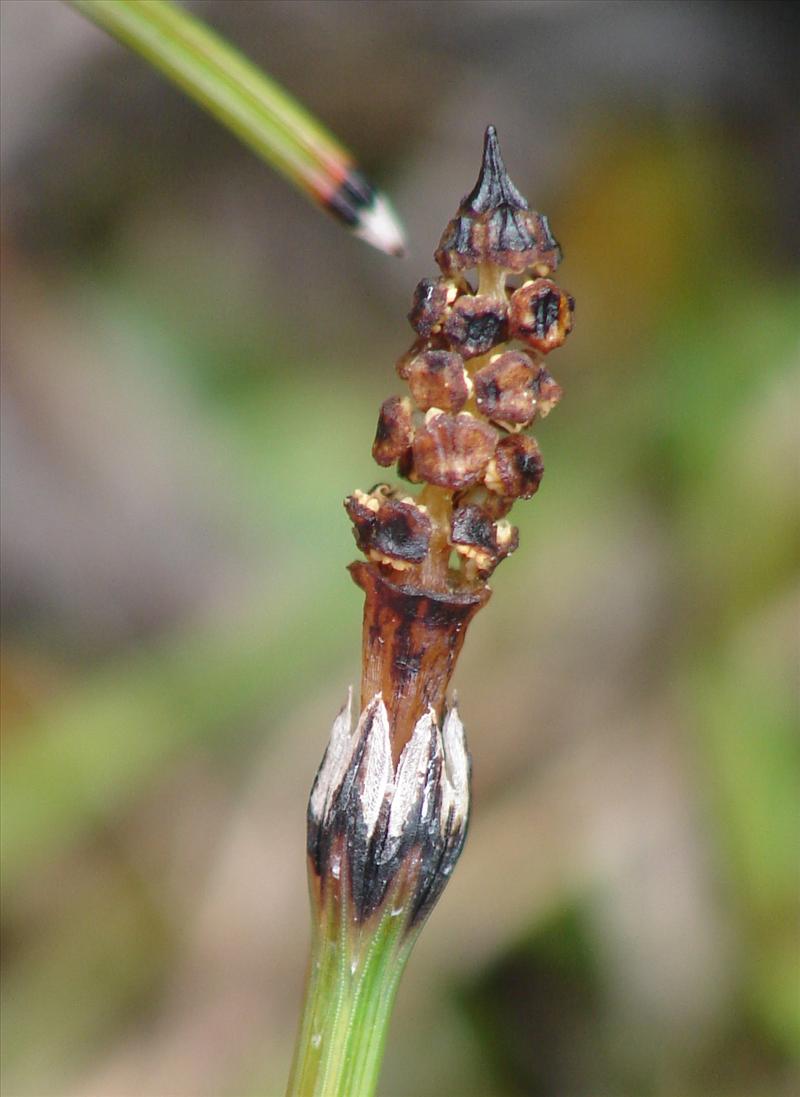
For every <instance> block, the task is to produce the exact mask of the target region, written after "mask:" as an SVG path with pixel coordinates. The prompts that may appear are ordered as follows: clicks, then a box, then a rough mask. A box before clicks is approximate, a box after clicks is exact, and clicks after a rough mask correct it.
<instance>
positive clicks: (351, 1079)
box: [287, 865, 417, 1097]
mask: <svg viewBox="0 0 800 1097" xmlns="http://www.w3.org/2000/svg"><path fill="white" fill-rule="evenodd" d="M340 883H341V887H340V888H338V889H337V894H335V895H334V894H331V893H330V892H329V895H328V898H327V899H326V901H325V904H324V907H323V910H322V912H321V914H320V917H319V919H318V920H317V919H316V918H315V927H314V933H313V938H312V944H311V962H310V967H309V975H308V981H307V985H306V992H305V1001H304V1005H303V1013H302V1018H301V1021H300V1031H299V1034H298V1038H297V1046H296V1049H295V1058H294V1064H293V1066H292V1073H291V1077H290V1079H289V1087H288V1089H287V1097H372V1094H374V1093H375V1089H376V1087H377V1084H378V1076H379V1073H380V1067H381V1062H382V1059H383V1050H384V1046H385V1044H386V1034H387V1030H388V1027H389V1019H390V1016H391V1011H392V1006H393V1004H394V998H395V994H396V992H397V986H398V983H399V981H400V976H401V975H402V973H403V969H404V968H405V964H406V961H407V959H408V956H409V953H410V952H411V949H412V947H413V945H414V941H415V940H416V937H417V931H416V930H409V927H408V920H407V917H406V911H405V910H404V909H400V908H398V907H396V906H395V905H394V903H393V898H396V893H395V896H392V895H389V896H387V899H386V902H385V903H384V904H383V907H382V910H381V912H378V913H377V914H376V915H374V916H373V917H372V918H371V919H370V920H369V921H368V922H367V923H365V924H364V925H363V926H359V925H358V923H357V922H356V921H355V920H354V919H353V916H352V909H351V906H350V904H349V903H348V901H347V893H348V882H347V880H346V879H345V878H344V865H343V878H342V880H341V881H340ZM331 890H332V889H331ZM397 901H398V902H400V900H399V899H397Z"/></svg>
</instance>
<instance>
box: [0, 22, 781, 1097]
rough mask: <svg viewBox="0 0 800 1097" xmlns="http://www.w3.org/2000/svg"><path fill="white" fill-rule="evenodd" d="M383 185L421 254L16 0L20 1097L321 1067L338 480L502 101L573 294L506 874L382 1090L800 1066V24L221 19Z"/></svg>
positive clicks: (442, 907)
mask: <svg viewBox="0 0 800 1097" xmlns="http://www.w3.org/2000/svg"><path fill="white" fill-rule="evenodd" d="M192 7H193V8H194V9H195V10H196V11H197V13H198V14H199V15H200V16H201V17H203V18H205V19H206V20H208V21H209V22H210V23H211V24H212V25H213V26H215V27H217V28H218V29H220V30H221V31H222V32H223V33H224V34H225V35H226V36H228V37H229V38H230V39H231V40H233V41H234V42H235V43H237V44H239V45H240V46H241V47H242V48H243V49H244V50H245V51H246V52H247V53H248V54H249V55H250V56H251V57H252V58H254V59H255V60H256V61H257V62H259V63H260V64H262V65H264V66H265V67H266V68H267V69H268V71H269V72H270V73H271V74H272V75H273V76H275V77H276V78H277V79H279V80H281V81H282V82H283V83H284V84H285V85H286V86H287V87H288V88H289V89H290V90H291V91H292V92H294V93H295V94H296V95H297V96H299V97H300V98H301V99H303V100H304V101H305V102H306V103H307V104H308V105H309V106H310V107H311V108H312V109H313V110H314V111H316V113H318V114H319V115H320V116H321V117H322V118H323V119H324V120H325V121H326V122H327V123H328V124H329V125H330V126H331V127H332V128H333V129H334V130H335V131H336V132H337V133H338V134H339V135H340V136H341V137H342V138H343V140H345V141H346V143H347V144H348V145H350V147H351V148H352V149H353V150H354V151H355V153H356V154H357V155H358V156H359V158H360V159H361V161H362V163H363V164H364V166H365V168H366V169H367V170H368V171H369V172H370V173H371V174H372V176H373V177H374V178H375V179H376V180H377V181H378V182H379V183H380V184H381V185H382V186H383V187H384V188H385V189H386V190H387V191H388V193H389V194H390V195H391V196H392V198H393V200H394V201H395V203H396V206H397V208H398V210H399V212H400V214H401V216H402V218H403V219H404V221H405V224H406V226H407V228H408V232H409V234H410V240H411V254H410V257H409V259H407V260H406V261H404V262H398V261H395V260H392V259H388V258H386V257H385V256H383V255H381V254H379V253H377V252H374V251H371V250H370V249H368V248H367V247H366V246H364V245H363V244H360V243H359V242H358V241H356V240H354V239H351V238H350V237H348V236H347V235H346V234H345V233H344V232H342V231H341V230H340V228H339V227H338V226H337V225H336V224H334V222H332V221H330V220H327V219H325V218H324V217H322V216H321V215H319V214H317V213H316V212H315V211H313V210H312V209H311V208H310V207H309V206H308V205H307V204H306V202H305V201H304V200H303V199H302V198H301V197H300V196H299V195H298V194H296V193H295V192H294V191H292V190H291V189H290V188H289V187H288V185H287V184H286V183H285V182H283V181H282V180H281V179H279V178H277V177H275V176H274V175H272V174H271V173H270V172H269V170H268V169H267V168H265V167H264V166H263V165H262V164H261V163H260V162H258V161H257V160H256V159H255V158H254V157H253V156H252V155H251V154H250V153H248V152H247V151H246V150H245V149H244V148H243V147H242V146H240V145H239V144H238V143H237V142H236V141H235V140H234V139H233V138H232V137H231V136H230V135H228V134H227V133H226V132H223V131H222V130H221V129H220V128H219V127H218V126H217V125H216V124H215V123H214V122H213V121H211V120H210V119H208V118H207V117H205V116H204V115H203V114H202V113H201V112H200V111H199V110H198V109H197V108H196V107H194V106H193V105H192V104H190V103H189V102H188V101H187V100H185V99H184V98H183V97H182V96H181V95H180V94H179V93H178V92H177V91H175V90H174V89H173V88H172V87H170V86H168V85H167V84H166V83H165V82H164V81H163V80H162V79H161V78H160V77H159V76H158V75H156V74H155V73H153V72H151V71H150V70H149V69H148V68H147V67H146V65H145V64H144V63H143V62H141V61H140V60H139V59H137V58H135V57H133V56H131V55H129V54H128V53H126V52H125V51H124V50H123V49H122V48H121V47H120V46H118V45H116V44H115V43H114V42H112V41H111V40H110V39H108V38H106V37H105V36H104V35H103V33H102V32H100V31H99V30H97V29H96V28H94V27H93V26H91V25H89V24H88V23H86V22H85V21H84V20H83V19H82V18H81V17H80V16H79V15H77V14H75V13H74V12H73V11H71V10H70V9H68V8H67V7H65V6H62V5H60V4H59V3H56V2H55V0H53V2H50V0H39V2H38V3H31V2H27V0H4V3H3V4H2V9H1V10H2V121H3V159H2V179H3V207H2V244H3V248H2V283H3V285H2V288H3V297H2V302H3V324H2V358H3V362H2V467H3V494H2V562H3V589H2V599H3V600H2V609H3V632H2V649H1V653H2V676H3V692H2V717H3V737H2V743H3V860H4V907H3V945H4V961H5V963H4V969H5V970H4V981H3V998H2V1021H3V1058H4V1092H5V1094H6V1095H7V1097H78V1095H80V1097H226V1095H229V1097H258V1095H269V1097H273V1095H274V1097H279V1095H280V1094H281V1093H282V1091H283V1087H284V1084H285V1078H286V1073H287V1070H288V1064H289V1059H290V1055H291V1048H292V1043H293V1038H294V1028H295V1023H296V1019H297V1014H298V1009H299V1003H300V996H301V992H302V982H303V975H304V965H305V956H306V949H307V944H308V915H307V898H306V881H305V863H304V854H303V849H304V812H305V801H306V797H307V793H308V789H309V787H310V783H311V780H312V777H313V774H314V772H315V769H316V766H317V764H318V762H319V760H320V758H321V755H322V751H323V749H324V746H325V743H326V740H327V736H328V732H329V728H330V725H331V722H332V720H333V717H334V715H335V713H336V711H337V709H338V707H339V705H340V704H341V702H342V700H343V697H344V695H345V691H346V688H347V686H348V684H349V683H350V682H352V681H354V680H357V679H358V676H359V667H358V659H359V652H360V616H361V594H360V592H359V591H357V590H356V588H355V587H354V586H353V584H352V583H351V581H350V579H349V577H348V576H347V574H346V572H345V570H344V569H345V565H346V564H347V563H348V561H350V560H351V559H353V558H354V555H355V548H354V545H353V542H352V537H351V533H350V529H349V523H348V521H347V519H346V517H345V515H344V513H343V510H342V506H341V501H342V499H343V497H344V496H345V494H347V493H348V492H350V491H351V490H352V489H353V488H354V487H356V486H360V487H362V488H368V487H369V486H370V485H371V484H372V483H373V482H374V481H375V480H376V479H377V471H376V468H375V466H374V465H373V463H372V460H371V457H370V445H371V441H372V436H373V432H374V425H375V420H376V414H377V406H378V403H379V402H380V400H382V399H383V398H384V396H386V395H389V394H390V393H392V392H397V391H400V390H399V388H398V384H399V382H398V380H397V378H396V377H395V375H394V372H393V364H394V362H395V360H396V358H397V357H398V356H399V355H400V353H401V352H403V351H404V350H405V349H406V347H407V346H408V344H409V343H410V339H411V329H410V328H409V327H408V324H407V322H406V320H405V314H406V312H407V310H408V307H409V305H410V298H411V293H412V290H413V288H414V285H415V283H416V282H417V280H418V279H419V278H421V277H422V276H424V275H430V274H432V273H433V272H434V270H435V267H434V264H433V261H432V253H433V250H434V248H435V246H436V244H437V242H438V238H439V234H440V233H441V231H442V229H443V227H444V225H445V223H446V222H447V220H448V219H449V218H450V217H451V216H452V214H453V212H454V209H455V206H456V204H457V202H458V200H459V199H460V197H461V196H462V194H464V193H465V192H466V191H467V190H468V189H469V188H470V187H471V186H472V183H473V182H474V179H475V176H476V174H477V170H478V166H479V160H480V150H481V141H482V135H483V130H484V128H485V126H486V124H487V123H488V122H493V123H494V124H495V125H496V126H497V127H498V130H499V133H500V137H501V140H502V143H503V149H504V153H505V158H506V162H507V164H508V167H509V170H510V173H511V176H512V178H513V179H514V181H515V182H516V184H517V185H518V186H519V188H520V189H521V190H522V191H523V193H524V194H526V195H527V196H528V197H529V199H530V200H531V203H532V205H534V206H535V207H536V208H538V209H540V210H542V211H544V212H546V213H547V214H548V215H549V216H550V219H551V223H552V225H553V227H554V230H555V233H556V235H557V236H558V238H559V239H560V240H561V242H562V245H563V247H564V252H565V261H564V263H563V266H562V268H561V270H560V272H559V275H558V279H559V283H560V284H561V285H562V286H563V287H564V288H565V289H567V290H569V291H570V292H571V293H573V294H574V296H575V297H576V299H577V319H576V328H575V331H574V333H573V334H572V336H571V337H570V339H569V341H568V343H567V344H566V347H565V348H564V349H563V350H561V351H560V352H559V353H558V354H557V355H555V356H554V357H553V358H552V359H551V360H550V366H551V369H552V370H553V372H554V373H555V375H556V377H557V379H558V380H559V381H560V383H561V384H562V385H563V386H564V388H565V390H566V397H565V399H564V401H563V402H562V404H561V406H560V407H559V408H558V409H557V412H556V413H555V414H554V415H553V416H551V417H550V418H549V419H548V420H547V422H546V423H545V424H543V425H542V426H541V428H540V429H539V430H538V432H537V436H538V440H539V442H540V445H541V446H542V449H543V451H544V455H545V461H546V464H547V467H548V472H547V475H546V477H545V480H544V483H543V487H542V490H541V492H540V493H539V494H538V495H537V497H536V498H535V499H534V500H533V501H532V502H531V503H529V504H527V505H521V506H519V507H518V508H517V509H516V510H515V514H514V517H515V520H516V521H518V522H519V525H520V528H521V547H520V550H519V552H518V553H517V554H516V555H515V556H514V557H513V558H512V559H510V560H509V561H508V562H507V563H506V564H505V565H504V566H503V567H502V568H501V569H500V570H499V572H498V574H497V575H496V577H495V580H494V583H493V586H494V588H495V593H494V597H493V600H492V604H491V606H490V608H489V609H487V610H485V611H484V612H483V613H482V614H481V615H480V616H479V617H478V618H477V620H476V621H475V623H474V625H473V626H472V630H471V637H470V640H469V642H468V643H467V645H466V649H465V653H464V656H463V658H462V662H461V666H460V668H459V672H458V673H457V675H456V685H457V687H458V689H459V696H460V703H461V708H462V714H463V716H464V718H465V722H466V724H467V728H468V731H469V734H470V745H471V749H472V754H473V762H474V781H475V784H474V811H473V820H474V821H473V825H472V828H471V834H470V839H469V842H468V843H467V847H466V851H465V854H464V856H463V858H462V861H461V863H460V865H459V868H458V871H457V872H456V874H455V877H454V879H453V881H452V883H451V885H450V887H449V888H448V890H447V891H446V893H445V895H444V897H443V899H442V901H441V902H440V904H439V906H438V908H437V909H436V910H435V912H434V913H433V915H432V917H431V920H430V923H429V925H428V927H427V929H426V931H425V933H424V934H423V935H422V938H421V941H420V943H419V945H418V947H417V950H416V952H415V954H414V956H413V957H412V961H411V964H410V967H409V970H408V972H407V974H406V977H405V980H404V982H403V984H402V986H401V990H400V994H399V1000H398V1007H397V1011H396V1015H395V1018H394V1021H393V1027H392V1031H391V1035H390V1046H389V1051H388V1055H387V1060H386V1065H385V1070H384V1075H383V1081H382V1087H381V1092H382V1093H383V1094H384V1095H385V1097H518V1095H520V1097H521V1095H526V1097H640V1095H641V1097H651V1095H652V1097H762V1095H763V1097H782V1095H788V1094H790V1093H797V1092H799V1091H800V1089H798V1087H800V1067H799V1066H798V1062H799V1060H798V1048H799V1047H800V986H799V985H798V953H797V944H798V923H799V919H798V908H799V902H798V900H799V896H800V889H799V888H798V884H799V882H800V881H799V879H798V857H797V836H798V832H799V831H798V823H800V817H798V804H799V803H800V798H799V797H798V792H799V790H800V739H799V738H798V735H797V715H798V713H797V708H798V699H797V684H796V678H795V674H796V671H795V666H796V655H797V650H796V647H797V642H796V641H797V627H796V626H797V610H798V583H797V554H796V546H797V543H798V539H797V535H798V525H799V524H800V523H799V522H798V509H797V488H798V483H797V458H798V441H797V424H798V421H799V420H800V399H798V396H799V392H798V369H797V366H798V358H799V357H800V270H798V254H800V203H799V202H798V194H799V193H800V187H798V173H799V170H800V141H798V126H797V103H798V96H799V95H800V87H799V86H798V84H799V83H800V82H799V81H798V75H797V74H798V45H799V44H800V33H799V31H800V16H799V15H798V11H799V10H800V9H798V8H797V7H796V6H793V5H789V4H771V3H763V2H762V3H726V4H718V3H701V2H691V3H689V2H687V3H647V4H632V3H606V2H602V0H595V2H593V3H574V2H571V0H560V2H557V3H551V2H541V3H534V2H521V0H520V2H507V0H494V2H486V3H484V2H477V3H471V2H459V3H448V2H442V0H436V2H417V0H405V2H400V3H397V2H393V0H383V2H381V3H374V2H371V3H370V2H364V3H362V2H338V0H327V2H324V3H323V2H316V3H315V2H306V0H291V2H283V0H278V2H260V3H252V2H246V0H238V2H237V3H224V2H210V3H196V4H194V5H192Z"/></svg>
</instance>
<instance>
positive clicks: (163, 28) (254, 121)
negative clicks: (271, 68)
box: [69, 0, 350, 195]
mask: <svg viewBox="0 0 800 1097" xmlns="http://www.w3.org/2000/svg"><path fill="white" fill-rule="evenodd" d="M69 3H71V4H72V6H73V7H74V8H77V9H78V11H80V12H82V13H83V14H84V15H86V16H87V17H88V18H89V19H91V20H92V21H93V22H94V23H97V24H98V26H101V27H103V29H104V30H106V31H108V33H109V34H111V35H113V36H114V37H115V38H117V39H118V40H119V41H120V42H123V43H124V44H125V45H126V46H128V47H130V49H132V50H135V52H136V53H138V54H140V55H141V56H142V57H144V58H145V59H146V60H147V61H149V62H150V64H151V65H153V66H154V67H155V68H157V69H159V70H160V71H161V72H163V73H164V75H165V76H167V77H169V79H170V80H172V82H173V83H175V84H177V85H178V87H180V88H182V89H183V91H185V92H186V93H187V94H188V95H189V96H190V97H191V98H192V99H194V100H195V102H197V103H199V104H200V105H201V106H202V107H204V108H205V109H206V110H207V111H208V112H209V113H210V114H213V115H214V117H215V118H217V119H219V121H220V122H222V123H223V124H224V125H225V126H227V127H228V129H230V130H232V131H233V132H234V133H235V134H236V135H237V136H238V137H239V138H240V139H241V140H242V141H243V142H244V143H245V144H247V145H249V146H250V148H251V149H253V151H254V152H256V153H257V154H258V155H259V156H260V157H262V159H264V160H266V161H267V162H268V163H269V164H271V165H272V166H273V167H274V168H276V169H277V170H278V171H280V172H282V173H283V174H284V175H286V176H287V177H288V178H289V179H290V180H291V181H292V182H294V183H295V184H296V185H297V186H299V187H301V188H302V189H303V190H305V191H307V192H308V193H310V194H313V195H318V194H319V189H320V187H321V186H324V181H325V179H326V173H327V170H328V169H330V168H331V167H332V166H334V165H339V166H340V167H341V166H342V165H343V164H345V163H348V162H349V161H350V157H349V155H348V154H347V153H346V151H345V150H344V149H343V148H342V146H341V145H340V144H339V143H338V142H337V141H336V140H335V138H334V137H333V136H332V135H331V134H330V133H329V132H328V131H327V130H326V129H325V127H324V126H322V124H321V123H320V122H318V121H317V119H316V118H314V116H313V115H312V114H310V113H309V112H308V111H307V110H305V108H303V107H302V106H301V105H300V104H299V103H297V102H296V101H295V100H294V99H293V98H292V97H291V96H290V95H288V94H287V93H286V92H285V91H284V90H283V88H281V87H280V86H279V85H278V84H276V83H275V81H274V80H271V79H270V78H269V77H268V76H267V75H266V74H265V73H263V72H262V71H261V70H260V69H259V68H258V67H257V66H256V65H254V64H252V63H251V62H250V61H248V60H247V58H246V57H244V56H243V55H242V54H241V53H239V52H238V50H235V49H234V48H233V47H232V46H230V45H228V43H227V42H225V41H224V40H223V39H222V38H220V37H219V36H218V35H217V34H215V33H214V31H212V30H211V29H210V28H209V27H207V26H205V24H203V23H202V22H200V20H198V19H196V18H195V17H194V16H193V15H191V14H190V13H189V12H188V11H186V10H185V9H184V8H182V7H180V6H179V5H177V4H173V3H171V2H170V0H69Z"/></svg>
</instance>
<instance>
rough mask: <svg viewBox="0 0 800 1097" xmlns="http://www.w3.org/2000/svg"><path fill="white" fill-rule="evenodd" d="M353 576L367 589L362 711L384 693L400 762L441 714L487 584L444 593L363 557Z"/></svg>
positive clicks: (394, 750) (487, 595) (487, 592)
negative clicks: (428, 716) (398, 577)
mask: <svg viewBox="0 0 800 1097" xmlns="http://www.w3.org/2000/svg"><path fill="white" fill-rule="evenodd" d="M350 574H351V575H352V576H353V579H354V580H355V582H356V583H358V585H359V586H360V587H361V589H362V590H363V591H364V594H365V596H366V597H365V602H364V632H363V662H362V667H363V669H362V677H361V709H362V711H363V710H364V709H365V708H366V706H367V705H368V704H369V702H370V701H371V700H372V698H373V697H374V696H375V694H376V693H382V694H383V700H384V703H385V705H386V708H387V710H388V713H389V726H390V727H391V729H392V754H393V756H394V760H395V763H396V762H397V759H398V758H399V756H400V752H401V751H402V749H403V747H404V746H405V744H406V743H407V742H408V740H409V739H410V738H411V734H412V732H413V730H414V725H415V724H416V722H417V720H419V718H420V717H421V716H422V715H423V714H424V713H425V712H427V711H428V709H429V708H430V707H433V709H434V711H435V712H436V714H437V716H438V717H439V719H441V717H442V711H443V709H444V702H445V694H446V692H447V687H448V685H449V683H450V678H451V676H452V673H453V670H454V669H455V665H456V660H457V659H458V655H459V652H460V651H461V645H462V644H463V643H464V637H465V635H466V631H467V625H468V624H469V623H470V621H471V620H472V618H473V617H474V616H475V614H476V613H477V611H478V610H479V609H480V608H481V606H483V605H485V604H486V602H488V600H489V598H490V596H491V591H490V590H489V589H488V587H480V588H477V589H472V590H463V591H450V592H444V593H442V592H438V591H431V590H423V589H420V588H418V587H412V586H401V585H399V584H396V583H393V582H392V581H391V580H390V579H387V578H386V576H385V575H383V574H382V573H381V570H380V568H379V567H378V566H377V565H376V564H367V563H364V562H363V561H361V560H359V561H357V562H356V563H353V564H350Z"/></svg>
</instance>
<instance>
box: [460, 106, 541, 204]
mask: <svg viewBox="0 0 800 1097" xmlns="http://www.w3.org/2000/svg"><path fill="white" fill-rule="evenodd" d="M502 205H505V206H511V207H512V208H513V209H528V203H527V202H526V201H525V199H524V198H523V197H522V195H521V194H520V192H519V191H518V190H517V188H516V187H515V186H514V184H513V183H512V182H511V180H510V179H509V177H508V172H507V171H506V166H505V164H504V163H503V154H502V153H501V152H500V142H499V140H498V138H497V130H496V129H495V128H494V126H487V127H486V133H485V135H484V138H483V162H482V164H481V170H480V174H479V175H478V181H477V182H476V184H475V186H474V187H473V188H472V190H471V191H470V192H469V194H468V195H467V196H466V198H464V200H463V201H462V203H461V210H462V211H463V212H465V213H467V212H469V213H488V212H489V211H491V210H494V209H497V208H498V206H502Z"/></svg>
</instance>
